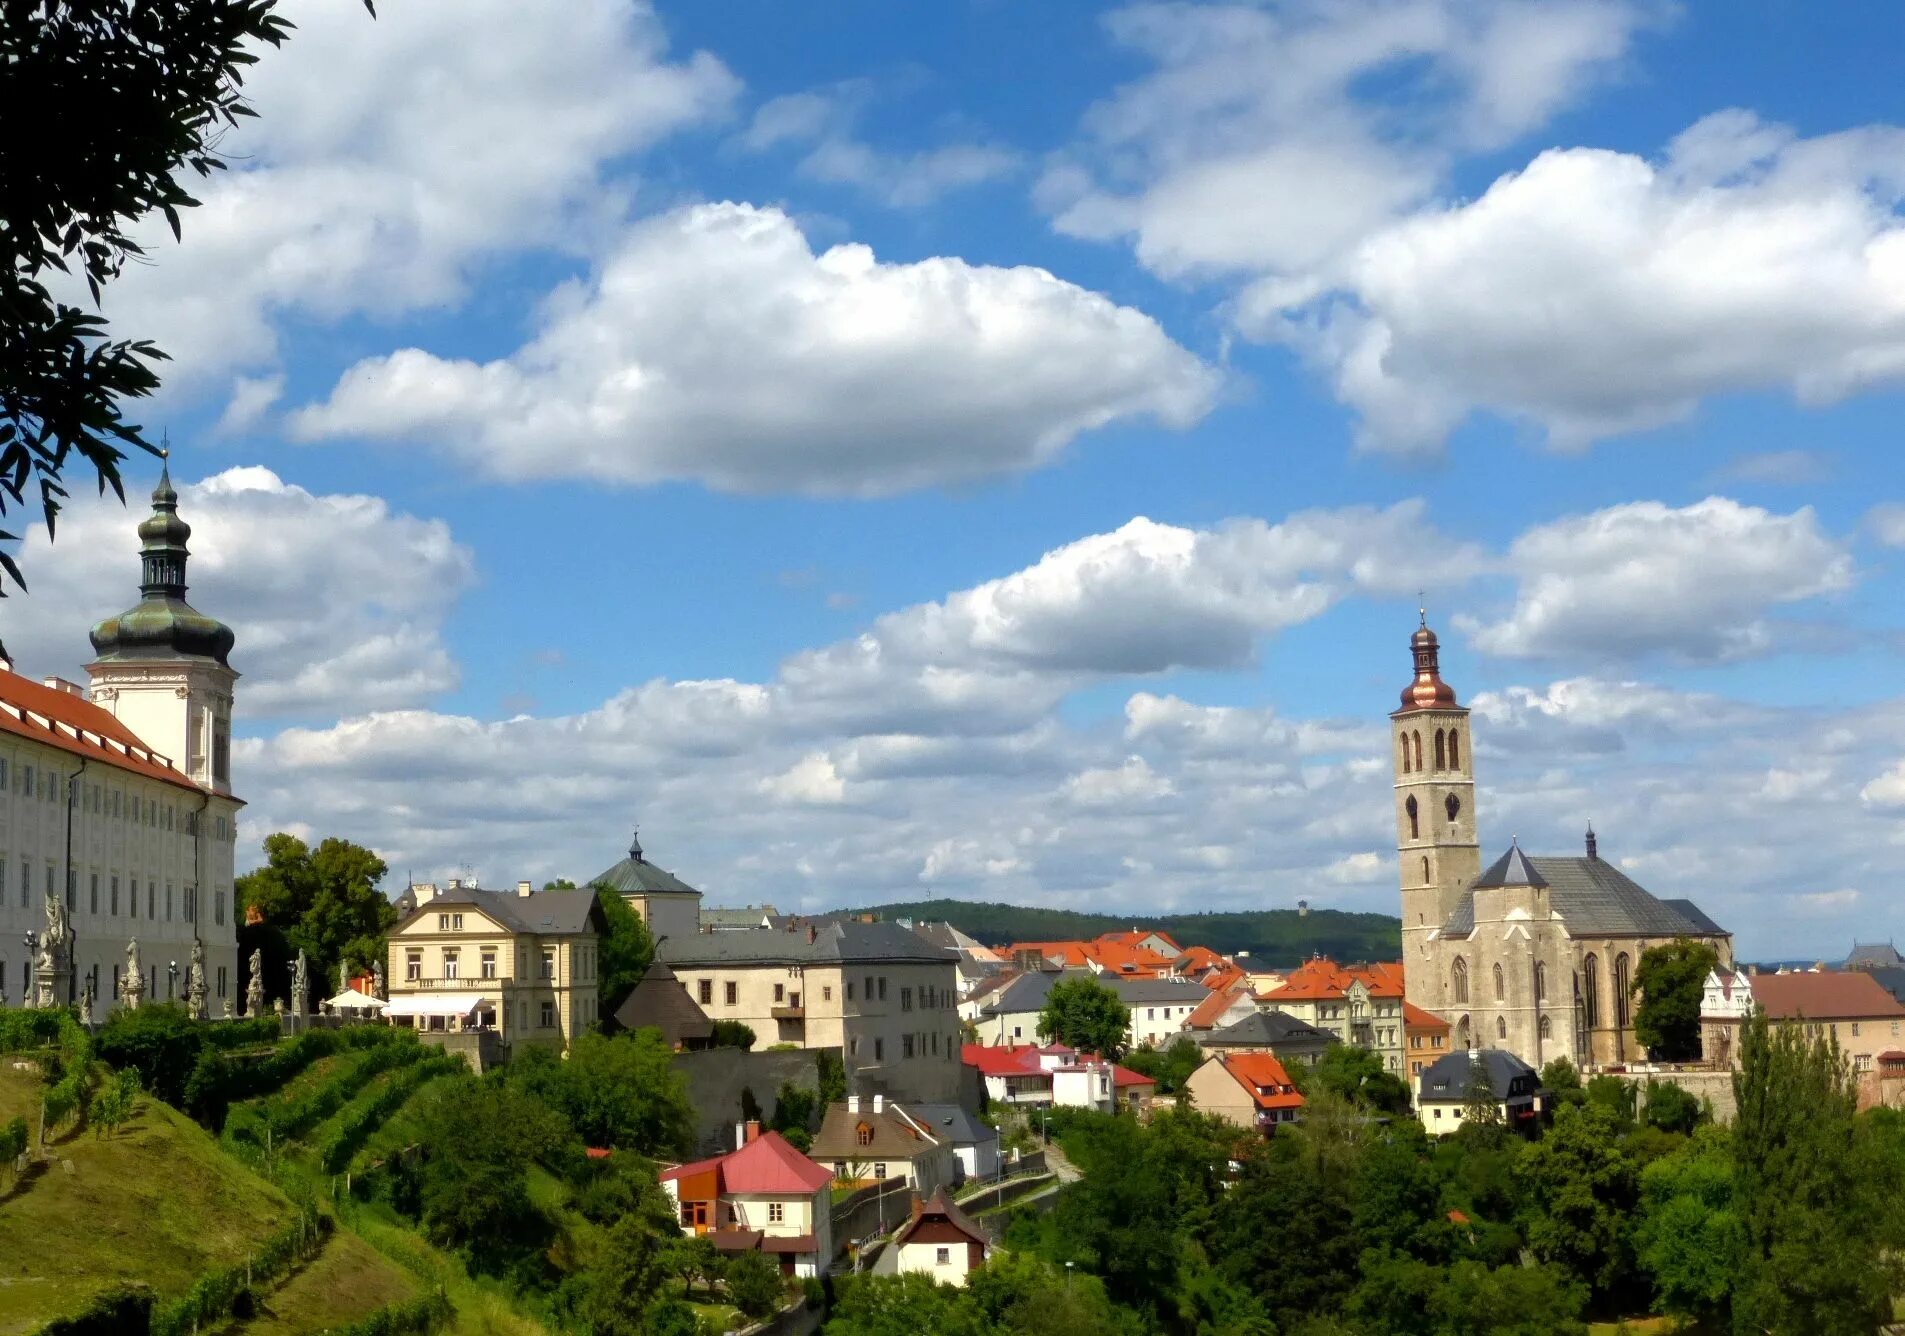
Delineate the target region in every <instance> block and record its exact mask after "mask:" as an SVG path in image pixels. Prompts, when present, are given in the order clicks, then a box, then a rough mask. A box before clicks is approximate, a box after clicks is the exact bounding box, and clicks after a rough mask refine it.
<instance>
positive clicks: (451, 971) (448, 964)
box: [443, 950, 456, 979]
mask: <svg viewBox="0 0 1905 1336" xmlns="http://www.w3.org/2000/svg"><path fill="white" fill-rule="evenodd" d="M443 977H444V978H446V979H454V978H455V977H456V952H455V951H453V950H446V951H444V953H443Z"/></svg>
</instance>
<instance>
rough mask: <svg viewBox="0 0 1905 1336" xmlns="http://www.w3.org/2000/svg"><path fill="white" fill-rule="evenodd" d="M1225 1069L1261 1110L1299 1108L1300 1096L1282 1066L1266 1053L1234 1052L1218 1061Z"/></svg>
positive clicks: (1300, 1103)
mask: <svg viewBox="0 0 1905 1336" xmlns="http://www.w3.org/2000/svg"><path fill="white" fill-rule="evenodd" d="M1218 1061H1219V1062H1221V1063H1223V1064H1224V1070H1225V1071H1227V1072H1229V1073H1230V1075H1231V1077H1232V1078H1233V1079H1234V1080H1235V1081H1236V1082H1237V1084H1238V1085H1240V1086H1242V1087H1243V1088H1244V1089H1245V1090H1248V1091H1249V1092H1250V1097H1251V1098H1252V1099H1253V1100H1255V1101H1256V1102H1257V1107H1258V1108H1260V1109H1300V1108H1302V1107H1303V1096H1302V1095H1300V1094H1298V1093H1297V1089H1296V1085H1295V1083H1294V1082H1292V1081H1291V1080H1290V1073H1288V1072H1286V1071H1285V1070H1284V1069H1283V1064H1282V1063H1281V1062H1279V1061H1277V1059H1275V1058H1274V1057H1272V1056H1270V1054H1268V1053H1233V1054H1229V1055H1227V1056H1225V1057H1222V1058H1219V1059H1218Z"/></svg>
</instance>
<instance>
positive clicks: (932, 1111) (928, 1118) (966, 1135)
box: [902, 1100, 999, 1146]
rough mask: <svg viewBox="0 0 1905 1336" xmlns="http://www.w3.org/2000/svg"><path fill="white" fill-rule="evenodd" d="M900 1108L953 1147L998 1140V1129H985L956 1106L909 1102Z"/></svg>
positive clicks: (980, 1123) (985, 1127)
mask: <svg viewBox="0 0 1905 1336" xmlns="http://www.w3.org/2000/svg"><path fill="white" fill-rule="evenodd" d="M902 1107H904V1108H905V1110H906V1111H907V1112H908V1113H910V1114H912V1115H913V1118H914V1120H915V1121H916V1122H920V1123H924V1124H925V1125H926V1126H927V1127H930V1128H932V1129H933V1135H934V1136H936V1137H941V1138H944V1139H947V1140H950V1141H951V1142H952V1144H953V1145H955V1146H972V1145H977V1144H978V1143H980V1142H985V1141H997V1140H998V1139H999V1129H998V1128H996V1127H987V1126H986V1125H985V1124H984V1123H982V1122H980V1121H979V1119H978V1118H977V1117H975V1116H974V1115H972V1114H970V1113H967V1112H966V1111H965V1110H964V1109H962V1108H960V1107H959V1105H957V1104H914V1103H912V1102H911V1101H910V1100H909V1101H906V1102H905V1103H904V1104H903V1105H902Z"/></svg>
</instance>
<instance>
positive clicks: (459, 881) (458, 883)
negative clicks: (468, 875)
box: [450, 877, 463, 891]
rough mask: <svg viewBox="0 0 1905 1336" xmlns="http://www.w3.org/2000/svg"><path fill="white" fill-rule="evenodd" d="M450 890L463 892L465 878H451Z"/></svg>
mask: <svg viewBox="0 0 1905 1336" xmlns="http://www.w3.org/2000/svg"><path fill="white" fill-rule="evenodd" d="M450 889H451V890H453V891H460V890H462V889H463V878H461V877H451V878H450Z"/></svg>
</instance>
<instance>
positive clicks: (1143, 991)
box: [1097, 974, 1210, 1007]
mask: <svg viewBox="0 0 1905 1336" xmlns="http://www.w3.org/2000/svg"><path fill="white" fill-rule="evenodd" d="M1097 977H1098V982H1100V983H1102V984H1106V985H1108V986H1109V987H1110V988H1111V990H1112V991H1113V992H1114V993H1116V994H1117V995H1118V996H1119V997H1120V998H1122V999H1123V1000H1124V1004H1125V1005H1126V1006H1134V1005H1135V1006H1189V1007H1195V1006H1197V1005H1198V1004H1199V1003H1200V1002H1207V1001H1209V1000H1210V989H1208V988H1206V987H1204V985H1203V984H1201V983H1192V982H1191V981H1190V980H1189V979H1127V978H1123V977H1122V976H1119V975H1115V974H1101V975H1099V976H1097Z"/></svg>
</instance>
